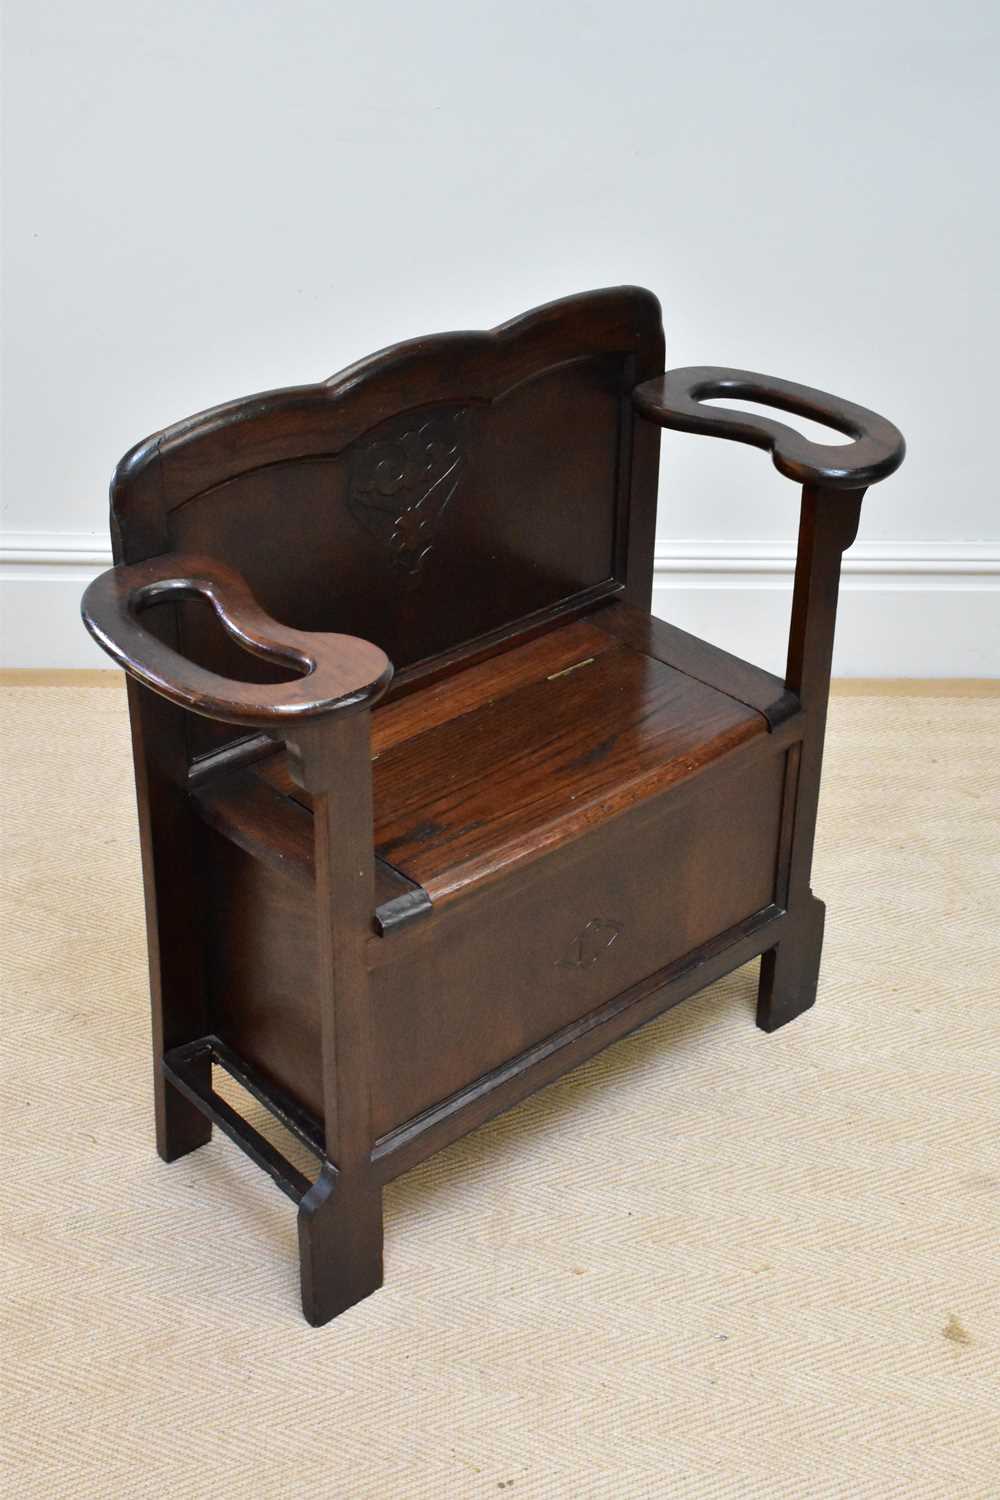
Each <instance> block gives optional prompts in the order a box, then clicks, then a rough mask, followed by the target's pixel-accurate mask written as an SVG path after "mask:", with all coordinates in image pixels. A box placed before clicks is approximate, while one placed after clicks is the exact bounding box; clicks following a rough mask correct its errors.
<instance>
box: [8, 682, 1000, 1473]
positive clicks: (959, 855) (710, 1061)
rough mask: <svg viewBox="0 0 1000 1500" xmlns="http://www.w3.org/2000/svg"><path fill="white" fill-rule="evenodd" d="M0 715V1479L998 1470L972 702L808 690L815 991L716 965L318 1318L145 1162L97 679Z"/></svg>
mask: <svg viewBox="0 0 1000 1500" xmlns="http://www.w3.org/2000/svg"><path fill="white" fill-rule="evenodd" d="M2 709H3V713H2V723H3V732H4V735H5V738H6V742H7V743H6V749H5V752H4V773H3V785H4V793H5V795H6V799H7V803H8V806H7V809H6V812H5V823H4V837H5V854H4V865H3V876H4V883H5V888H6V892H7V899H6V920H5V929H6V930H5V947H4V952H5V958H4V961H3V978H4V982H5V986H4V987H5V992H6V995H5V1002H4V1010H3V1028H2V1036H3V1051H4V1070H5V1082H4V1090H3V1131H2V1138H3V1149H4V1152H5V1158H6V1169H5V1174H4V1185H5V1187H6V1190H7V1192H6V1215H5V1245H4V1249H3V1260H2V1264H3V1273H4V1277H5V1279H6V1283H7V1285H6V1298H5V1316H6V1333H5V1338H4V1344H3V1373H4V1377H5V1380H6V1382H7V1386H8V1396H7V1403H6V1417H5V1420H4V1440H5V1443H6V1445H7V1447H8V1449H9V1453H10V1457H11V1461H12V1480H11V1488H10V1491H9V1493H10V1494H11V1495H14V1496H17V1497H18V1500H34V1497H38V1500H61V1497H74V1500H77V1497H91V1496H102V1497H103V1496H109V1497H133V1496H134V1497H139V1496H150V1497H157V1500H161V1497H167V1500H184V1497H205V1500H208V1497H212V1500H215V1497H218V1496H222V1497H226V1500H232V1497H236V1500H242V1497H248V1500H249V1497H253V1500H272V1497H274V1500H277V1497H286V1496H287V1497H289V1500H307V1497H314V1496H315V1497H323V1500H335V1497H345V1500H367V1497H372V1500H396V1497H399V1500H423V1497H434V1500H438V1497H441V1500H450V1497H467V1496H468V1497H478V1496H495V1495H498V1494H500V1493H504V1494H510V1495H511V1497H512V1500H528V1497H533V1496H567V1497H574V1500H575V1497H580V1500H585V1497H590V1496H594V1497H602V1500H604V1497H616V1500H617V1497H639V1496H653V1497H659V1496H664V1497H671V1500H672V1497H713V1500H714V1497H721V1496H733V1497H744V1496H746V1497H750V1496H754V1497H757V1496H760V1497H765V1500H775V1497H786V1496H787V1497H789V1500H820V1497H822V1500H825V1497H833V1496H838V1497H839V1496H843V1497H845V1500H854V1497H868V1496H874V1497H879V1500H882V1497H901V1500H902V1497H907V1500H909V1497H931V1496H933V1497H940V1500H971V1497H976V1500H995V1497H997V1496H1000V1442H998V1440H1000V1405H998V1399H997V1398H998V1381H1000V1263H998V1247H1000V1225H998V1206H1000V1133H998V1129H997V1105H998V1094H1000V1089H998V1071H1000V1039H998V1022H1000V959H998V946H997V928H998V894H1000V878H998V866H997V856H998V810H1000V783H998V741H1000V699H997V698H996V697H992V698H991V697H988V696H984V695H982V694H978V695H977V694H975V693H969V694H963V693H954V692H952V693H948V692H947V691H946V690H944V689H942V691H941V692H940V693H932V694H928V693H926V692H925V693H923V694H918V695H915V696H901V695H899V694H894V695H891V696H882V697H880V696H875V695H874V694H872V693H870V692H869V693H866V692H864V691H860V692H859V691H853V692H851V693H848V694H844V695H841V696H838V697H837V698H836V699H835V702H834V705H833V709H832V718H831V729H830V751H829V757H828V776H827V782H826V791H825V801H824V804H823V812H822V828H821V837H820V842H819V849H818V855H817V869H816V889H817V891H818V892H820V893H821V894H822V895H823V896H824V897H825V898H826V900H827V901H828V903H829V907H830V919H829V923H828V940H827V955H826V963H825V970H824V978H823V983H822V988H821V995H820V1003H819V1005H818V1006H817V1008H816V1009H815V1010H814V1011H813V1012H812V1013H811V1014H810V1015H809V1016H807V1017H805V1018H803V1019H801V1020H800V1021H798V1022H796V1023H795V1024H794V1025H792V1026H790V1027H788V1028H786V1029H785V1030H784V1031H782V1032H780V1033H778V1034H777V1035H776V1036H774V1037H772V1038H768V1037H765V1036H764V1035H763V1034H762V1033H761V1032H758V1031H757V1030H755V1028H754V1025H753V1016H752V1009H753V994H754V983H755V977H756V965H752V966H751V967H750V968H748V969H746V970H744V971H742V972H741V973H739V974H737V975H735V976H733V977H732V978H730V979H729V980H727V981H725V982H723V983H721V984H718V985H716V986H715V988H714V989H712V990H711V991H709V992H707V993H705V994H704V995H702V996H701V997H699V998H698V999H696V1000H693V1001H689V1002H687V1003H686V1004H685V1005H683V1006H682V1007H680V1008H679V1009H678V1010H675V1011H674V1012H672V1013H671V1014H670V1015H668V1016H666V1017H665V1018H663V1019H662V1020H661V1021H659V1022H658V1023H656V1024H654V1025H652V1026H650V1027H649V1028H648V1029H647V1030H646V1031H644V1032H642V1033H640V1034H639V1035H638V1036H636V1037H633V1038H631V1039H630V1040H627V1041H625V1042H623V1043H621V1044H619V1045H618V1046H616V1047H615V1048H613V1049H612V1050H611V1051H610V1052H608V1053H606V1054H605V1055H604V1056H603V1057H600V1058H598V1059H596V1060H595V1061H594V1062H592V1063H590V1064H589V1065H587V1066H585V1067H584V1068H583V1069H582V1070H581V1071H580V1072H579V1073H577V1074H575V1075H574V1076H571V1077H569V1078H568V1079H566V1080H565V1081H563V1082H562V1083H560V1084H558V1085H556V1086H555V1087H553V1088H551V1089H549V1090H548V1091H547V1092H546V1093H544V1094H542V1095H540V1096H539V1097H537V1098H535V1099H534V1100H532V1101H530V1102H529V1103H528V1104H526V1105H523V1106H522V1107H521V1108H519V1109H518V1110H517V1111H515V1112H514V1113H513V1114H511V1115H509V1116H507V1117H505V1118H504V1119H502V1120H501V1121H499V1122H497V1123H495V1124H493V1125H491V1126H489V1127H487V1128H485V1129H483V1130H481V1131H480V1132H479V1133H478V1134H476V1135H474V1136H472V1137H471V1138H469V1139H467V1140H466V1141H464V1142H462V1143H461V1144H459V1145H457V1146H455V1147H453V1148H451V1149H450V1150H449V1151H447V1152H445V1153H444V1154H443V1155H441V1156H440V1157H438V1158H436V1159H435V1160H433V1161H431V1162H429V1163H427V1164H426V1165H425V1166H423V1167H422V1168H420V1169H419V1170H417V1171H415V1172H413V1173H412V1174H411V1175H410V1176H408V1177H406V1178H403V1179H401V1180H400V1181H399V1182H398V1183H396V1184H394V1185H393V1186H392V1187H391V1188H390V1189H389V1191H388V1193H387V1202H386V1215H387V1233H386V1286H385V1289H384V1290H383V1291H381V1292H379V1293H378V1294H377V1295H376V1296H374V1297H372V1298H370V1299H369V1300H368V1301H367V1302H365V1303H363V1304H362V1305H361V1306H359V1307H357V1308H355V1309H353V1310H352V1311H351V1312H349V1313H348V1314H346V1315H345V1316H343V1317H342V1318H340V1319H339V1320H337V1321H336V1322H335V1323H333V1324H331V1325H330V1326H329V1327H328V1328H326V1329H324V1330H321V1331H313V1330H311V1329H309V1328H307V1327H306V1326H305V1325H304V1323H303V1322H302V1321H301V1318H300V1314H299V1310H298V1305H297V1288H296V1262H295V1224H294V1211H293V1210H292V1208H291V1205H290V1204H289V1203H288V1202H287V1201H286V1200H285V1199H284V1198H283V1197H282V1196H281V1195H280V1194H279V1193H278V1192H277V1191H276V1190H275V1189H274V1188H273V1187H272V1186H271V1184H270V1183H269V1182H268V1180H267V1179H266V1178H264V1177H263V1176H262V1175H261V1174H259V1173H258V1172H257V1171H256V1170H255V1169H254V1168H253V1167H251V1166H250V1164H249V1163H248V1162H246V1161H245V1160H244V1159H243V1157H242V1156H241V1155H240V1153H239V1152H237V1151H236V1150H235V1148H233V1147H232V1146H230V1145H229V1143H228V1142H226V1141H225V1140H224V1139H221V1138H217V1139H216V1140H214V1141H213V1143H212V1144H211V1145H210V1146H208V1147H207V1148H206V1149H204V1150H202V1151H201V1152H198V1153H196V1154H195V1155H194V1156H191V1157H188V1158H187V1159H185V1160H184V1161H182V1162H178V1163H177V1164H175V1165H174V1166H172V1167H166V1166H163V1165H162V1164H161V1163H160V1162H159V1160H158V1159H157V1157H156V1156H155V1154H154V1151H153V1147H152V1132H151V1123H150V1116H149V1097H148V1096H149V1088H148V1083H149V1079H148V1074H149V1064H148V1021H147V1005H146V996H145V989H146V976H145V969H144V966H145V954H144V935H143V925H142V913H141V903H140V877H139V863H138V857H137V850H136V840H135V834H134V822H133V809H132V789H131V771H130V764H129V756H128V749H127V740H126V723H125V713H124V697H123V694H122V693H121V692H120V690H119V689H117V688H100V687H17V688H9V689H6V690H5V691H4V693H3V694H2Z"/></svg>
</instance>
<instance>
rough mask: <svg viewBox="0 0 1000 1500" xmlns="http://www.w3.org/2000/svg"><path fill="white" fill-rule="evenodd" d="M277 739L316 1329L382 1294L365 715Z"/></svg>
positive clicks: (305, 1243)
mask: <svg viewBox="0 0 1000 1500" xmlns="http://www.w3.org/2000/svg"><path fill="white" fill-rule="evenodd" d="M285 738H286V742H287V744H288V748H289V752H290V763H291V767H292V775H293V776H294V777H295V780H296V781H297V782H298V783H299V785H300V786H302V787H303V788H305V790H307V791H308V792H309V793H310V794H311V796H312V799H313V837H314V839H315V860H316V884H315V912H316V993H317V996H318V1000H319V1010H320V1037H321V1048H322V1074H323V1104H324V1115H325V1121H326V1155H325V1159H324V1162H323V1167H322V1170H321V1172H320V1175H319V1177H318V1179H317V1180H316V1182H315V1184H314V1185H313V1187H312V1188H311V1189H310V1191H309V1192H308V1193H306V1195H305V1196H304V1198H303V1199H302V1201H301V1203H300V1204H299V1219H298V1225H299V1256H300V1262H301V1271H302V1305H303V1311H304V1312H305V1315H306V1317H307V1319H308V1320H309V1322H310V1323H313V1324H320V1323H325V1322H327V1321H328V1320H329V1319H330V1318H332V1317H334V1316H335V1315H336V1314H337V1313H338V1312H340V1311H342V1310H343V1309H344V1308H347V1307H350V1306H352V1305H353V1304H354V1303H355V1302H357V1301H359V1300H360V1299H361V1298H362V1297H365V1296H367V1295H368V1294H369V1293H370V1292H373V1291H375V1290H376V1288H377V1287H379V1286H381V1284H382V1191H381V1187H380V1186H379V1184H378V1182H377V1181H376V1179H375V1176H374V1173H373V1171H372V1166H371V1149H372V1145H373V1141H372V1133H371V1129H372V1127H371V1110H370V1093H371V1088H370V1072H371V1023H370V1003H369V986H368V963H367V951H366V950H367V941H368V937H369V935H370V933H371V924H372V911H373V908H374V904H375V901H374V882H375V850H374V823H373V812H372V770H371V714H370V712H369V711H368V709H367V708H365V709H362V710H361V711H359V712H355V713H352V714H342V715H338V714H332V715H329V716H327V717H326V718H325V719H322V720H312V721H311V722H309V721H303V722H301V723H300V724H298V725H296V726H295V728H294V729H293V730H291V731H289V732H287V733H286V736H285ZM334 1157H335V1158H336V1163H334Z"/></svg>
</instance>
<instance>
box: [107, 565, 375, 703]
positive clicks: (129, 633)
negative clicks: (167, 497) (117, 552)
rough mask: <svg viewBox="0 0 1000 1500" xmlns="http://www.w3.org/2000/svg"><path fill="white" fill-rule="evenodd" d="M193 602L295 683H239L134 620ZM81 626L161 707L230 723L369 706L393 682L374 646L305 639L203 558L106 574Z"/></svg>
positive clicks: (333, 638) (352, 639) (233, 576)
mask: <svg viewBox="0 0 1000 1500" xmlns="http://www.w3.org/2000/svg"><path fill="white" fill-rule="evenodd" d="M192 595H200V596H201V597H202V598H203V599H206V600H207V601H208V602H209V604H211V606H212V608H213V609H214V610H215V613H216V615H217V616H218V618H219V620H220V622H221V624H222V625H223V627H224V628H225V630H226V631H227V632H228V634H229V635H231V636H232V638H233V640H235V641H236V642H237V644H238V645H240V646H242V647H243V649H244V650H246V651H249V652H251V653H252V655H254V656H260V657H262V658H263V659H264V660H265V661H270V662H272V663H273V664H274V665H275V666H278V667H284V668H286V669H289V670H291V671H293V672H298V673H300V674H301V675H300V676H299V677H297V678H296V679H295V680H294V681H292V682H280V683H256V682H237V681H234V680H233V679H232V678H229V677H220V676H219V674H218V673H216V672H210V671H208V670H207V669H206V668H204V667H199V666H198V665H197V664H196V663H195V662H193V661H189V660H188V658H187V657H185V656H182V655H181V654H180V653H179V652H178V651H175V650H174V649H173V648H172V647H171V646H167V645H165V644H164V642H163V641H160V640H158V639H157V637H156V636H155V635H153V634H152V633H151V632H150V631H148V630H147V629H146V628H145V627H144V626H143V625H142V623H141V621H140V619H139V616H140V614H141V612H142V610H144V609H148V608H149V607H150V605H153V604H158V603H162V602H164V601H165V600H169V599H178V598H184V597H190V596H192ZM82 612H83V620H84V624H85V625H86V627H87V629H88V630H89V631H90V633H91V635H92V636H93V637H94V639H95V640H96V641H97V643H98V645H100V646H102V647H103V648H104V650H105V651H106V652H107V653H108V655H109V656H111V657H113V658H114V660H115V661H116V662H117V663H118V664H119V666H121V667H124V668H125V670H126V672H129V673H130V674H131V675H132V676H133V677H135V678H136V679H137V680H138V681H139V682H141V683H144V684H145V686H146V687H149V688H152V689H153V691H154V692H157V693H161V694H162V695H163V697H164V698H169V699H170V700H171V702H173V703H178V704H180V705H181V706H182V707H183V708H188V709H191V710H192V711H193V712H194V713H198V714H204V715H205V716H206V717H207V718H210V719H221V720H222V721H223V722H225V723H228V724H246V725H250V726H254V727H257V728H269V727H270V728H276V727H278V726H279V725H280V724H282V723H288V722H289V721H297V720H301V719H304V718H309V717H313V716H315V715H317V714H324V713H329V712H330V711H331V710H334V709H347V708H353V707H359V706H361V705H362V704H366V703H373V702H375V700H376V699H378V698H379V697H380V696H381V694H382V693H383V692H384V691H385V689H386V687H387V686H388V685H389V682H390V680H391V678H392V663H391V662H390V661H389V658H388V657H387V656H386V655H385V652H384V651H381V650H380V649H379V647H378V646H374V645H372V644H371V642H370V641H364V640H360V639H358V638H357V637H356V636H351V635H328V634H321V633H319V632H317V633H315V634H307V633H306V632H304V631H301V630H292V629H291V628H290V627H289V626H287V625H280V624H279V623H278V622H277V620H273V619H272V618H271V616H270V615H268V614H266V613H265V611H264V610H263V609H262V608H261V607H260V605H259V604H258V603H257V601H256V599H255V598H254V597H253V595H252V594H251V592H250V589H249V586H248V584H247V582H246V579H245V578H243V577H242V575H241V574H239V573H237V572H236V570H235V569H234V568H230V567H228V566H227V565H226V564H225V563H221V562H218V561H216V560H215V559H214V558H210V557H198V556H192V555H189V554H188V555H184V554H179V553H167V554H165V555H163V556H161V557H151V558H149V559H148V560H147V561H146V562H140V563H134V564H132V565H131V566H129V567H123V566H120V567H116V568H110V569H109V570H108V571H107V572H106V573H102V574H101V576H100V577H99V578H95V580H94V582H93V583H92V584H91V585H90V587H89V588H88V589H87V592H86V593H85V594H84V596H83V605H82Z"/></svg>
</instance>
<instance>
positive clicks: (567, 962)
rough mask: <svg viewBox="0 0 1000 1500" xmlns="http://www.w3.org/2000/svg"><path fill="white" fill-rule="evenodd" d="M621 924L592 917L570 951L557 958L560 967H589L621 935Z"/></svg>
mask: <svg viewBox="0 0 1000 1500" xmlns="http://www.w3.org/2000/svg"><path fill="white" fill-rule="evenodd" d="M621 932H622V924H621V923H620V922H612V921H610V920H609V919H608V918H606V917H592V918H591V920H590V921H589V922H588V923H587V925H586V927H585V928H584V929H583V931H582V932H581V933H580V936H579V937H578V938H577V939H576V942H575V943H574V944H573V948H572V951H571V953H570V954H569V956H568V957H566V958H561V959H559V964H558V967H559V968H560V969H589V968H591V967H592V965H593V964H596V962H597V960H598V959H599V958H601V957H602V956H603V955H604V954H605V953H606V952H607V951H608V949H609V948H610V947H611V944H612V943H613V942H615V940H616V939H617V938H619V937H620V936H621Z"/></svg>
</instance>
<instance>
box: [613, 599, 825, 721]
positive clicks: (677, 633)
mask: <svg viewBox="0 0 1000 1500" xmlns="http://www.w3.org/2000/svg"><path fill="white" fill-rule="evenodd" d="M591 623H592V624H594V625H596V626H599V627H600V629H601V630H605V631H607V632H608V633H609V634H611V635H613V636H616V637H617V638H618V639H619V640H622V641H625V642H626V643H627V644H628V645H629V646H631V647H632V648H633V649H634V650H636V651H642V652H644V653H645V655H646V656H652V657H654V658H655V659H656V660H657V661H662V662H665V663H666V665H667V666H669V667H675V668H676V669H677V671H678V672H683V673H684V674H685V675H686V676H687V677H692V678H694V680H695V681H696V682H703V683H706V684H707V685H708V686H709V687H714V688H717V689H718V690H719V692H720V693H726V694H727V695H728V697H730V698H735V699H736V701H737V703H745V704H746V705H747V707H748V708H754V709H756V710H757V712H758V713H759V714H762V715H763V716H764V718H765V719H766V721H767V724H768V727H769V728H770V729H776V728H777V727H778V725H779V724H783V723H784V721H785V720H786V719H788V718H791V716H792V715H793V714H795V713H797V712H798V711H799V708H800V707H801V704H800V703H799V700H798V698H797V697H796V696H795V694H794V693H793V692H791V691H790V690H789V689H788V688H787V687H786V686H785V684H784V683H783V682H782V680H781V678H780V677H775V676H773V675H772V674H771V673H770V672H765V671H763V670H762V668H760V667H754V666H751V664H750V663H749V662H746V661H741V660H740V658H739V657H738V656H732V655H731V654H730V653H729V652H728V651H723V650H722V649H721V648H720V647H719V646H713V645H711V644H710V643H709V642H708V641H703V640H700V639H699V637H698V636H696V635H689V634H688V632H687V631H686V630H679V629H678V628H677V626H676V625H670V624H668V623H667V621H666V620H658V619H657V618H656V616H655V615H650V614H646V613H644V612H643V611H642V610H639V609H633V608H632V607H631V606H630V605H628V604H625V603H624V602H623V601H619V600H615V602H614V603H613V604H609V605H608V606H607V608H605V609H600V610H598V611H596V612H595V613H594V614H593V615H592V616H591Z"/></svg>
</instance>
